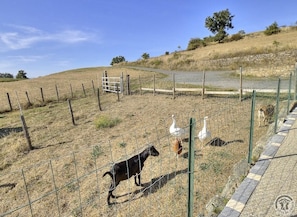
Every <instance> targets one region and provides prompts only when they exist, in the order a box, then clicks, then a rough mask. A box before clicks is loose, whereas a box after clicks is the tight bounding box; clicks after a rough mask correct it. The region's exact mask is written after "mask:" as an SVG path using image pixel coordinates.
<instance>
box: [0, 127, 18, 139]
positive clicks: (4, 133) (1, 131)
mask: <svg viewBox="0 0 297 217" xmlns="http://www.w3.org/2000/svg"><path fill="white" fill-rule="evenodd" d="M22 131H23V128H22V127H12V128H1V129H0V139H1V138H3V137H5V136H8V135H9V134H11V133H19V132H22Z"/></svg>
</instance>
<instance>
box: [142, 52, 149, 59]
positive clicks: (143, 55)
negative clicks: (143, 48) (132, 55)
mask: <svg viewBox="0 0 297 217" xmlns="http://www.w3.org/2000/svg"><path fill="white" fill-rule="evenodd" d="M141 57H142V59H144V60H146V59H148V58H150V55H149V54H148V53H143V54H142V56H141Z"/></svg>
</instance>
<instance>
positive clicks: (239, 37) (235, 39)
mask: <svg viewBox="0 0 297 217" xmlns="http://www.w3.org/2000/svg"><path fill="white" fill-rule="evenodd" d="M241 39H243V35H242V34H240V33H236V34H234V35H232V36H231V37H230V38H229V41H239V40H241Z"/></svg>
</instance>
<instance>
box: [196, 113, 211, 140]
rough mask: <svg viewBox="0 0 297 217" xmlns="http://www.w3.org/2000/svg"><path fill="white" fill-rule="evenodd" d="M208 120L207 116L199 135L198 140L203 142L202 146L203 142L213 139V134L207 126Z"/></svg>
mask: <svg viewBox="0 0 297 217" xmlns="http://www.w3.org/2000/svg"><path fill="white" fill-rule="evenodd" d="M207 119H208V117H207V116H205V117H204V125H203V128H202V130H201V131H200V132H199V133H198V138H199V140H200V141H201V142H202V144H203V142H204V141H205V140H206V139H208V138H211V133H210V131H209V130H208V129H207V126H206V125H207V124H206V120H207Z"/></svg>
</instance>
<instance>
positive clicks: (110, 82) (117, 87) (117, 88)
mask: <svg viewBox="0 0 297 217" xmlns="http://www.w3.org/2000/svg"><path fill="white" fill-rule="evenodd" d="M102 89H103V91H104V92H113V93H117V92H118V93H123V91H124V85H123V76H121V77H108V76H107V73H104V74H103V76H102Z"/></svg>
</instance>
